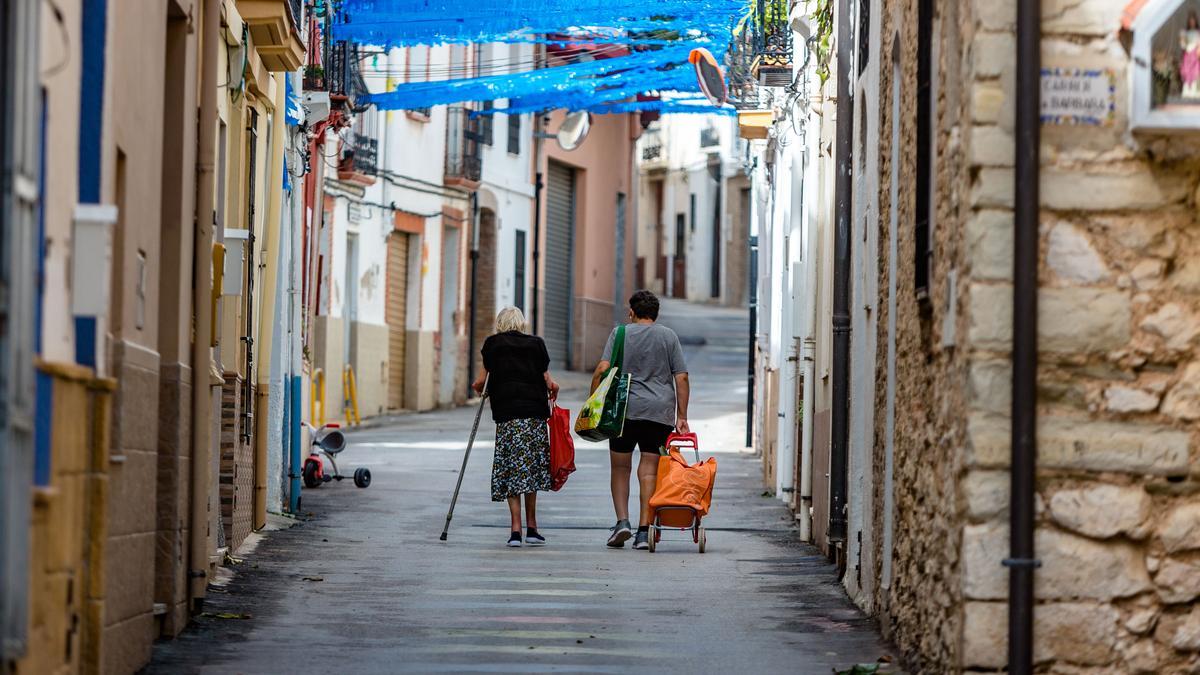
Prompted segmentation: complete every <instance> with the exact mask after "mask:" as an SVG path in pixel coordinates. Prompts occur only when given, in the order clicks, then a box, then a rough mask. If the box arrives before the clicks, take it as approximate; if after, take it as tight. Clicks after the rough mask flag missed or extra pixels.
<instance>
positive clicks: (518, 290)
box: [513, 230, 525, 312]
mask: <svg viewBox="0 0 1200 675" xmlns="http://www.w3.org/2000/svg"><path fill="white" fill-rule="evenodd" d="M516 235H517V245H516V247H515V248H516V265H515V266H514V267H513V306H514V307H516V308H517V309H519V310H521V311H522V312H524V311H525V232H524V230H517V232H516Z"/></svg>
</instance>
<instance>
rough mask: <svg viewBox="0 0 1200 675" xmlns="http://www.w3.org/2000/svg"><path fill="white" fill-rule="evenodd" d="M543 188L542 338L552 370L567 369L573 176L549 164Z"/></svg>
mask: <svg viewBox="0 0 1200 675" xmlns="http://www.w3.org/2000/svg"><path fill="white" fill-rule="evenodd" d="M548 178H549V180H548V181H547V188H546V254H545V256H546V257H545V260H546V282H545V288H546V300H545V319H544V321H543V323H542V337H543V338H544V339H545V340H546V349H547V350H549V352H550V367H551V368H570V361H571V309H572V308H571V305H572V297H573V290H574V289H573V284H572V274H571V270H572V268H573V267H574V265H573V262H574V260H573V249H574V246H573V241H574V232H575V172H574V171H573V170H571V169H570V168H568V167H566V166H563V165H561V164H555V163H554V162H551V163H550V166H549V171H548Z"/></svg>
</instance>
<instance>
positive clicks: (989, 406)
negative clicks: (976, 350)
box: [968, 360, 1012, 415]
mask: <svg viewBox="0 0 1200 675" xmlns="http://www.w3.org/2000/svg"><path fill="white" fill-rule="evenodd" d="M968 383H969V385H970V386H969V389H968V394H969V395H968V402H969V405H970V406H971V408H972V409H974V410H984V411H987V412H992V413H996V414H999V415H1005V414H1007V413H1008V412H1009V410H1010V408H1011V407H1012V365H1011V363H1010V362H1008V361H999V360H987V361H973V362H972V363H971V370H970V375H969V380H968Z"/></svg>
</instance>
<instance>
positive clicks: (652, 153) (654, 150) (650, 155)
mask: <svg viewBox="0 0 1200 675" xmlns="http://www.w3.org/2000/svg"><path fill="white" fill-rule="evenodd" d="M661 157H662V145H661V144H657V143H656V144H654V145H643V146H642V161H643V162H651V161H654V160H656V159H659V158H661Z"/></svg>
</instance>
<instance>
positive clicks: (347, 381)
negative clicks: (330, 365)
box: [342, 364, 362, 426]
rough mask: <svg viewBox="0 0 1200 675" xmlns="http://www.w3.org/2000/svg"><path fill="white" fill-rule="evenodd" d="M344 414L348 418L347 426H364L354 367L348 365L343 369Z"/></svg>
mask: <svg viewBox="0 0 1200 675" xmlns="http://www.w3.org/2000/svg"><path fill="white" fill-rule="evenodd" d="M342 414H343V415H345V416H346V425H347V426H349V425H351V424H356V425H357V424H362V418H361V417H360V416H359V414H358V383H357V382H355V379H354V367H353V366H351V365H349V364H346V367H345V368H343V369H342Z"/></svg>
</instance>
